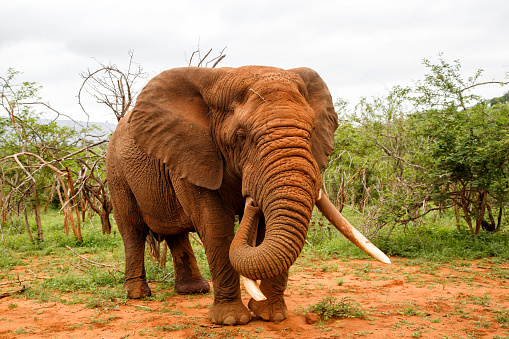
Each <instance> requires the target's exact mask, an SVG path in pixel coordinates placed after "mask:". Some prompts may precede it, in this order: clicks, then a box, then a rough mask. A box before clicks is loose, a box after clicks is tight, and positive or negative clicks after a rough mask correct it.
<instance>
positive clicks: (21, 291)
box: [0, 286, 26, 299]
mask: <svg viewBox="0 0 509 339" xmlns="http://www.w3.org/2000/svg"><path fill="white" fill-rule="evenodd" d="M25 290H26V287H25V286H23V287H22V288H21V289H20V290H17V291H13V292H4V293H2V294H0V299H2V298H7V297H10V296H11V295H14V294H21V293H23V292H25Z"/></svg>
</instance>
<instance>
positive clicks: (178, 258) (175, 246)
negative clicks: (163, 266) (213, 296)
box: [166, 233, 210, 294]
mask: <svg viewBox="0 0 509 339" xmlns="http://www.w3.org/2000/svg"><path fill="white" fill-rule="evenodd" d="M166 242H167V243H168V247H169V248H170V251H171V256H172V257H173V267H174V268H175V292H177V293H178V294H193V293H207V292H208V291H209V290H210V286H209V283H208V282H207V280H205V279H204V278H203V277H202V275H201V274H200V271H199V269H198V263H197V262H196V258H195V257H194V253H193V248H192V247H191V243H190V242H189V236H188V234H187V233H186V234H178V235H172V236H167V237H166Z"/></svg>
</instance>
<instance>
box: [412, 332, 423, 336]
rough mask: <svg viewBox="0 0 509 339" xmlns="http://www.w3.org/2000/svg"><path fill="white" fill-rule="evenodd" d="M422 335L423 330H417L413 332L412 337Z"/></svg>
mask: <svg viewBox="0 0 509 339" xmlns="http://www.w3.org/2000/svg"><path fill="white" fill-rule="evenodd" d="M421 335H422V331H417V332H413V333H412V338H420V337H421Z"/></svg>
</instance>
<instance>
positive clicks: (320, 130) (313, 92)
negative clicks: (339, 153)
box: [290, 67, 338, 169]
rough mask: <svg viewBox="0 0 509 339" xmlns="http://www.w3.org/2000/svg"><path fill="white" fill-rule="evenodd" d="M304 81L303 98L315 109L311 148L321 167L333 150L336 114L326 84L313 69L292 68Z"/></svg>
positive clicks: (321, 167)
mask: <svg viewBox="0 0 509 339" xmlns="http://www.w3.org/2000/svg"><path fill="white" fill-rule="evenodd" d="M290 71H291V72H294V73H297V74H298V75H299V76H300V78H301V79H302V80H303V81H304V84H305V87H306V90H307V93H306V94H305V98H306V100H307V102H308V104H309V105H310V106H311V108H312V109H313V110H314V111H315V131H314V133H313V136H312V139H311V150H312V152H313V156H314V157H315V160H316V162H317V163H318V167H319V168H320V169H323V168H324V167H325V165H326V164H327V161H328V157H329V155H331V154H332V152H333V151H334V132H335V131H336V129H337V128H338V116H337V114H336V111H335V110H334V104H333V103H332V97H331V95H330V92H329V89H328V88H327V85H326V84H325V82H324V81H323V80H322V78H321V77H320V76H319V75H318V73H316V72H315V71H314V70H312V69H310V68H305V67H302V68H294V69H290Z"/></svg>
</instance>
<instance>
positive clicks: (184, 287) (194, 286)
mask: <svg viewBox="0 0 509 339" xmlns="http://www.w3.org/2000/svg"><path fill="white" fill-rule="evenodd" d="M208 291H210V285H209V283H208V281H207V280H205V279H203V278H202V277H200V278H199V279H193V280H187V281H175V292H177V293H178V294H196V293H207V292H208Z"/></svg>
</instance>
